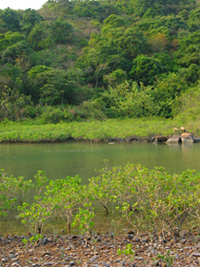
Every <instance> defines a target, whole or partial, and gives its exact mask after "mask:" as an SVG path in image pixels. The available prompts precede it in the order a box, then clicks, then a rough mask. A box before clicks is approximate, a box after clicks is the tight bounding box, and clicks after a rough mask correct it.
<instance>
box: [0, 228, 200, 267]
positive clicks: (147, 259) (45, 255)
mask: <svg viewBox="0 0 200 267" xmlns="http://www.w3.org/2000/svg"><path fill="white" fill-rule="evenodd" d="M23 238H26V239H28V238H30V236H29V237H17V236H13V237H5V238H3V237H1V238H0V255H1V257H0V266H1V267H10V266H13V267H14V266H16V267H17V266H18V267H21V266H23V267H25V266H26V267H32V266H35V267H36V266H38V267H39V266H57V267H64V266H65V267H70V266H82V267H89V266H90V267H103V266H105V267H122V266H127V267H137V266H138V267H139V266H146V267H147V266H152V267H153V266H162V267H163V266H185V267H186V266H188V267H189V266H193V267H197V266H200V231H199V230H193V231H183V232H182V233H181V237H179V238H177V237H175V236H173V235H172V234H171V233H169V232H168V233H165V234H164V235H163V234H162V235H161V234H160V235H157V234H154V235H147V234H141V235H139V236H136V235H135V233H134V232H132V231H131V232H128V233H127V234H125V235H122V236H118V235H114V234H112V233H111V234H107V235H100V234H95V235H93V236H92V237H91V238H88V239H87V240H86V239H85V238H84V237H83V236H71V237H69V236H45V237H44V238H43V239H42V240H41V241H40V242H38V243H37V244H35V245H34V244H30V242H28V243H27V244H24V243H23V242H22V239H23ZM127 244H130V245H131V250H132V252H133V254H132V255H125V254H124V253H123V252H122V253H121V255H119V254H120V253H119V250H121V251H123V250H124V249H126V247H127Z"/></svg>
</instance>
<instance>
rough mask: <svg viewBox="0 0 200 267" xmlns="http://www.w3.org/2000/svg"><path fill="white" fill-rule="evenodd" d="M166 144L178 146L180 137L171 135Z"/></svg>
mask: <svg viewBox="0 0 200 267" xmlns="http://www.w3.org/2000/svg"><path fill="white" fill-rule="evenodd" d="M166 143H167V144H178V143H181V136H180V135H178V134H174V135H172V136H171V137H170V138H169V139H168V140H167V142H166Z"/></svg>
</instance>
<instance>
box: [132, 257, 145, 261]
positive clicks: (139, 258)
mask: <svg viewBox="0 0 200 267" xmlns="http://www.w3.org/2000/svg"><path fill="white" fill-rule="evenodd" d="M134 260H137V261H142V260H144V258H143V257H134Z"/></svg>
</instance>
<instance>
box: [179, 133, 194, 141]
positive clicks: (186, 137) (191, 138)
mask: <svg viewBox="0 0 200 267" xmlns="http://www.w3.org/2000/svg"><path fill="white" fill-rule="evenodd" d="M181 142H182V143H194V136H193V135H192V134H191V133H182V134H181Z"/></svg>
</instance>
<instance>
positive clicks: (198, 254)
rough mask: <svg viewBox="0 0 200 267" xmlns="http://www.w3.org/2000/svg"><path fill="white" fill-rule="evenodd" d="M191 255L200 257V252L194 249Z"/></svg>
mask: <svg viewBox="0 0 200 267" xmlns="http://www.w3.org/2000/svg"><path fill="white" fill-rule="evenodd" d="M192 256H194V257H200V253H199V252H197V251H196V252H194V253H192Z"/></svg>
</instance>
